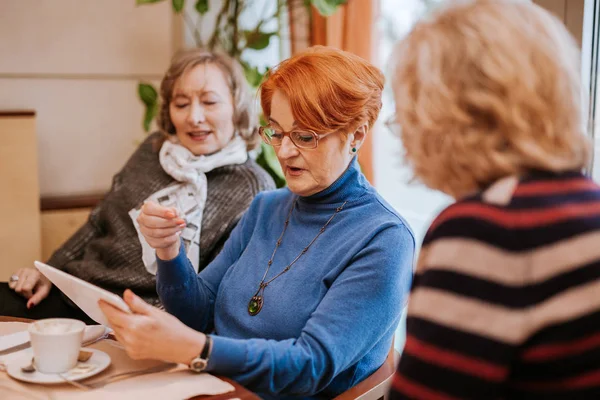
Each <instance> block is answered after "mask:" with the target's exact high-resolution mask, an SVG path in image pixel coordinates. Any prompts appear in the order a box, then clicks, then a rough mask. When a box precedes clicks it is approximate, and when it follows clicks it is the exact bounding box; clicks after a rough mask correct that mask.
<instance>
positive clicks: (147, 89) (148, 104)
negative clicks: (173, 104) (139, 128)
mask: <svg viewBox="0 0 600 400" xmlns="http://www.w3.org/2000/svg"><path fill="white" fill-rule="evenodd" d="M138 96H139V97H140V100H141V101H142V103H144V107H145V108H146V110H145V112H144V120H143V122H142V123H143V126H144V130H145V131H146V132H148V131H149V130H150V124H151V123H152V120H153V119H154V117H156V114H157V113H158V93H157V91H156V89H155V88H154V86H152V84H150V83H144V82H140V83H138Z"/></svg>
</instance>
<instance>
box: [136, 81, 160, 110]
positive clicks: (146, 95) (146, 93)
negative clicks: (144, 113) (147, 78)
mask: <svg viewBox="0 0 600 400" xmlns="http://www.w3.org/2000/svg"><path fill="white" fill-rule="evenodd" d="M138 95H139V96H140V100H142V103H144V104H145V105H146V106H151V105H154V104H156V102H157V100H158V93H157V92H156V89H154V86H152V84H150V83H143V82H141V83H138Z"/></svg>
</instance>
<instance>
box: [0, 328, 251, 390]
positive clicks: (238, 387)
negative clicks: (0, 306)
mask: <svg viewBox="0 0 600 400" xmlns="http://www.w3.org/2000/svg"><path fill="white" fill-rule="evenodd" d="M0 322H26V323H29V322H32V320H30V319H24V318H14V317H3V316H0ZM219 379H222V380H224V381H226V382H229V383H231V384H232V385H233V386H234V387H235V391H234V392H229V393H224V394H220V395H217V396H196V397H194V398H193V399H191V400H229V399H233V398H238V399H240V400H260V397H258V396H257V395H256V394H254V393H252V392H251V391H249V390H248V389H246V388H244V387H243V386H242V385H240V384H239V383H237V382H235V381H233V380H231V379H229V378H226V377H223V376H219Z"/></svg>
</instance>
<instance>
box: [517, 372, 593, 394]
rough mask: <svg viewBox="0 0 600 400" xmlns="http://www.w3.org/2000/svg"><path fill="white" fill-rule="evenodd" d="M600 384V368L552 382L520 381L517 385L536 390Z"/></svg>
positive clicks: (574, 387)
mask: <svg viewBox="0 0 600 400" xmlns="http://www.w3.org/2000/svg"><path fill="white" fill-rule="evenodd" d="M599 385H600V370H596V371H592V372H588V373H587V374H582V375H579V376H575V377H572V378H567V379H562V380H553V381H552V382H519V383H517V384H516V385H515V386H517V387H520V388H523V389H529V390H532V389H533V390H535V389H543V390H549V389H559V390H560V389H562V390H566V389H583V388H588V387H595V386H599Z"/></svg>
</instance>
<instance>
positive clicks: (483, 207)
mask: <svg viewBox="0 0 600 400" xmlns="http://www.w3.org/2000/svg"><path fill="white" fill-rule="evenodd" d="M598 214H600V202H593V203H580V204H568V205H560V206H556V207H547V208H543V209H527V210H504V209H499V208H495V207H492V206H489V205H487V204H480V203H459V204H455V205H454V206H450V208H448V209H447V210H446V211H444V212H443V213H442V214H441V215H440V216H439V217H438V218H437V219H436V220H435V221H434V222H433V224H432V226H431V229H435V228H437V227H438V226H439V225H441V224H442V223H444V222H445V221H447V220H450V219H453V218H464V217H467V218H479V219H483V220H487V221H489V222H493V223H495V224H497V225H500V226H503V227H505V228H535V227H537V226H540V225H549V224H552V223H558V222H562V221H568V220H569V219H574V218H582V217H588V216H592V215H598Z"/></svg>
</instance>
